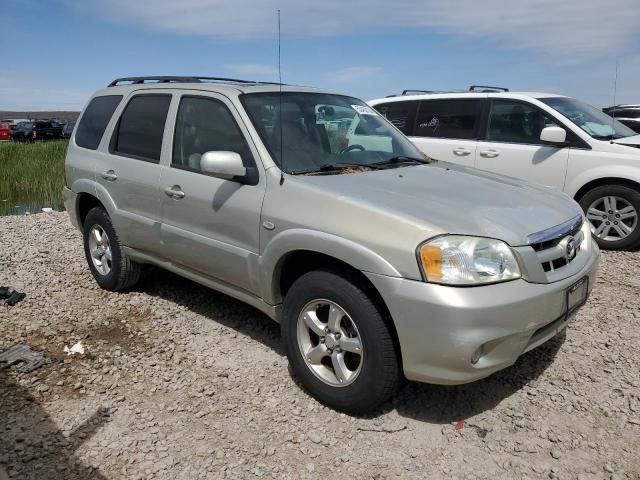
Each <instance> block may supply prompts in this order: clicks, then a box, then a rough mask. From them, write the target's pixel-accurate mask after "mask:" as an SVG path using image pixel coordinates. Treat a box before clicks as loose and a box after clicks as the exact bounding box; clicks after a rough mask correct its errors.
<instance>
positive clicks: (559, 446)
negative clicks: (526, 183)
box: [0, 213, 640, 480]
mask: <svg viewBox="0 0 640 480" xmlns="http://www.w3.org/2000/svg"><path fill="white" fill-rule="evenodd" d="M639 271H640V252H639V253H624V252H621V253H611V252H606V253H604V254H603V255H602V263H601V269H600V279H599V281H598V283H597V285H596V286H595V289H594V291H593V294H592V295H591V297H590V299H589V302H588V304H587V305H586V306H585V307H584V308H583V309H582V310H581V311H580V313H579V314H578V315H577V316H576V318H575V319H574V320H573V322H572V323H571V324H570V326H569V328H568V331H567V332H566V334H565V335H561V336H559V337H557V338H554V339H553V340H551V341H549V342H548V343H547V344H545V345H543V346H542V347H540V348H538V349H536V350H534V351H532V352H530V353H528V354H526V355H524V356H523V357H522V358H521V359H520V360H519V361H518V362H517V363H516V364H515V365H514V366H513V367H511V368H509V369H507V370H505V371H502V372H499V373H497V374H495V375H493V376H491V377H490V378H488V379H485V380H482V381H479V382H476V383H474V384H470V385H465V386H458V387H442V386H430V385H419V384H414V383H408V384H407V385H406V386H405V387H404V388H403V389H402V390H401V391H400V392H399V393H398V395H396V397H394V398H393V399H392V400H391V401H390V402H388V403H387V405H385V406H384V407H383V408H382V409H381V410H380V411H378V412H376V413H375V414H373V415H370V416H367V417H349V416H347V415H344V414H340V413H337V412H335V411H333V410H331V409H328V408H326V407H324V406H322V405H321V404H319V403H317V402H316V401H314V400H313V399H312V398H310V397H309V396H307V395H306V394H305V393H303V392H302V391H301V390H300V388H299V387H298V385H296V382H295V379H294V378H292V376H291V374H290V372H289V370H288V368H287V361H286V358H285V357H284V355H283V351H282V345H281V342H280V338H279V327H278V325H277V324H275V323H273V322H272V321H271V320H269V319H268V318H267V317H265V316H264V315H262V314H261V313H259V312H258V311H256V310H254V309H252V308H251V307H248V306H245V305H243V304H241V303H239V302H237V301H235V300H232V299H230V298H228V297H225V296H223V295H221V294H218V293H215V292H213V291H210V290H207V289H206V288H204V287H201V286H198V285H196V284H194V283H192V282H190V281H188V280H184V279H182V278H179V277H177V276H174V275H171V274H169V273H165V272H161V271H153V272H152V274H150V275H148V277H147V278H146V279H145V280H144V281H143V282H142V284H141V285H140V286H138V287H137V288H136V289H134V290H133V291H130V292H126V293H109V292H105V291H102V290H100V289H99V288H98V287H97V286H96V284H95V282H94V281H93V279H92V277H91V275H90V273H89V269H88V268H87V266H86V264H85V260H84V255H83V252H82V247H81V237H80V234H79V233H78V232H77V231H75V230H74V229H73V228H72V227H71V226H70V224H69V223H68V220H67V216H66V214H64V213H62V214H56V213H53V214H41V215H32V216H23V217H2V218H0V285H10V286H11V287H13V288H16V289H19V290H23V291H25V292H26V293H27V298H26V299H25V300H24V301H23V302H22V303H20V304H18V305H17V306H16V307H13V308H5V307H4V306H3V307H2V308H0V350H1V349H3V348H6V347H9V346H11V345H12V344H14V343H16V342H27V343H28V344H29V345H31V346H32V347H33V348H34V349H36V350H39V351H44V352H46V353H47V354H48V355H50V356H51V357H53V358H55V359H56V360H57V361H56V362H54V363H52V364H51V365H48V366H45V367H43V368H41V369H39V370H37V371H35V372H32V373H29V374H18V373H16V372H15V371H14V369H12V368H11V369H8V368H2V369H0V478H2V476H3V470H5V471H6V473H8V475H9V477H10V478H20V479H22V478H25V479H26V478H30V479H31V478H32V479H54V478H64V479H74V478H90V479H110V480H115V479H142V478H158V479H182V478H185V479H200V478H207V479H208V478H255V477H258V478H259V477H264V478H296V479H298V478H301V479H302V478H309V479H311V478H318V479H325V478H327V477H330V478H335V477H336V476H342V477H344V478H374V479H383V478H408V479H413V478H416V479H418V478H419V479H425V478H429V479H431V478H447V479H495V478H563V479H580V480H583V479H631V478H632V479H639V478H640V453H639V451H640V367H639V365H640V349H639V348H638V347H639V346H640V328H638V327H639V323H640V295H639V294H640V279H639V276H638V272H639ZM605 279H606V280H605ZM79 340H82V342H83V344H84V345H85V347H86V349H87V352H86V354H85V355H75V356H73V357H66V356H64V355H63V353H62V350H63V347H64V346H65V345H69V346H71V345H72V344H74V343H75V342H77V341H79Z"/></svg>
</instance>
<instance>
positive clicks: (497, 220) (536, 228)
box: [297, 162, 582, 246]
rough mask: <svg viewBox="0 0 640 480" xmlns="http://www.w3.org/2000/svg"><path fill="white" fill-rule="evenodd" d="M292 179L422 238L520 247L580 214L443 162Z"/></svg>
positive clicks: (526, 189)
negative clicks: (414, 229)
mask: <svg viewBox="0 0 640 480" xmlns="http://www.w3.org/2000/svg"><path fill="white" fill-rule="evenodd" d="M297 178H298V179H300V180H302V181H303V182H304V183H307V182H308V183H310V184H314V185H315V186H316V187H318V188H319V189H321V190H323V191H324V192H325V193H327V194H332V196H333V195H335V196H338V197H340V198H341V200H343V201H347V202H349V201H351V202H352V203H355V204H357V205H358V206H359V207H360V208H363V207H367V208H371V209H375V210H376V212H377V213H384V214H387V215H392V216H393V217H395V218H404V219H405V220H406V221H407V222H410V223H411V224H413V225H416V226H419V228H421V230H422V231H423V233H424V235H425V236H424V237H423V239H427V238H429V237H432V236H434V235H438V234H442V233H452V234H460V235H476V236H483V237H491V238H498V239H501V240H503V241H505V242H507V243H508V244H510V245H511V246H520V245H526V244H528V241H527V236H529V235H531V234H532V233H536V232H540V231H542V230H545V229H548V228H550V227H554V226H556V225H560V224H562V223H564V222H566V221H568V220H570V219H572V218H574V217H576V216H577V215H582V211H581V209H580V207H579V206H578V204H577V203H576V202H574V201H573V200H572V199H571V198H569V197H568V196H567V195H565V194H564V193H562V192H559V191H557V190H552V189H550V188H546V187H538V186H534V185H531V184H529V183H526V182H523V181H521V180H518V179H516V178H512V177H505V176H502V175H496V174H492V173H489V172H485V171H481V170H476V169H473V168H468V167H463V166H459V165H454V164H450V163H446V162H437V163H433V164H429V165H420V166H413V167H400V168H392V169H388V170H378V171H371V172H365V173H357V174H339V175H309V176H304V177H297Z"/></svg>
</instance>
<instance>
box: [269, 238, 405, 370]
mask: <svg viewBox="0 0 640 480" xmlns="http://www.w3.org/2000/svg"><path fill="white" fill-rule="evenodd" d="M317 270H326V271H330V272H333V273H336V274H339V275H340V276H342V277H344V278H345V279H347V280H348V281H350V282H352V283H354V284H355V285H357V286H358V287H359V288H361V289H362V290H363V291H364V292H365V293H366V294H367V296H368V297H369V298H370V299H371V301H372V302H373V303H374V304H375V305H376V307H377V308H378V309H379V311H380V313H381V314H382V318H383V319H384V322H385V323H386V325H387V327H388V328H389V331H390V332H391V336H392V338H393V343H394V347H395V349H396V352H397V354H398V361H399V362H400V364H401V366H402V349H401V345H400V339H399V336H398V331H397V330H396V326H395V323H394V321H393V317H392V316H391V312H390V310H389V308H388V307H387V304H386V302H385V301H384V298H383V297H382V295H381V294H380V292H379V290H378V289H377V288H376V287H375V285H374V284H373V283H372V282H371V280H369V278H367V276H366V275H365V274H364V273H362V271H360V270H358V269H357V268H354V267H353V266H352V265H350V264H349V263H347V262H345V261H343V260H340V259H338V258H336V257H333V256H331V255H327V254H325V253H320V252H317V251H312V250H300V249H298V250H293V251H290V252H288V253H287V254H285V255H284V256H283V257H282V258H281V259H280V261H279V262H278V265H277V268H276V269H275V270H274V272H273V289H274V297H275V298H278V299H280V301H282V299H283V298H284V297H285V296H286V294H287V292H288V290H289V289H290V288H291V286H292V285H293V284H294V283H295V281H296V280H297V279H299V278H300V277H302V276H303V275H304V274H305V273H309V272H312V271H317Z"/></svg>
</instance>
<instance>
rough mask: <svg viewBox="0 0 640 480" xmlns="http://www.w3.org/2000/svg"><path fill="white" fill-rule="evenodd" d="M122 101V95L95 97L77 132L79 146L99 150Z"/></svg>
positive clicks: (88, 106) (85, 112) (86, 110)
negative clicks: (108, 126)
mask: <svg viewBox="0 0 640 480" xmlns="http://www.w3.org/2000/svg"><path fill="white" fill-rule="evenodd" d="M121 100H122V95H105V96H103V97H95V98H94V99H93V100H91V102H89V105H87V108H86V109H85V111H84V114H83V115H82V118H81V119H80V124H79V125H78V129H77V130H76V144H77V145H78V146H80V147H83V148H88V149H90V150H95V149H96V148H98V145H100V140H101V139H102V135H104V131H105V129H106V128H107V125H108V124H109V120H111V116H112V115H113V112H114V111H115V110H116V107H117V106H118V104H119V103H120V101H121Z"/></svg>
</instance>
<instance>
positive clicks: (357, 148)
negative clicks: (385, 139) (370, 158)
mask: <svg viewBox="0 0 640 480" xmlns="http://www.w3.org/2000/svg"><path fill="white" fill-rule="evenodd" d="M353 150H360V151H361V152H364V150H365V148H364V147H363V146H362V145H358V144H355V145H349V146H348V147H347V148H343V149H342V150H340V153H339V155H342V154H343V153H347V152H351V151H353Z"/></svg>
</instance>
